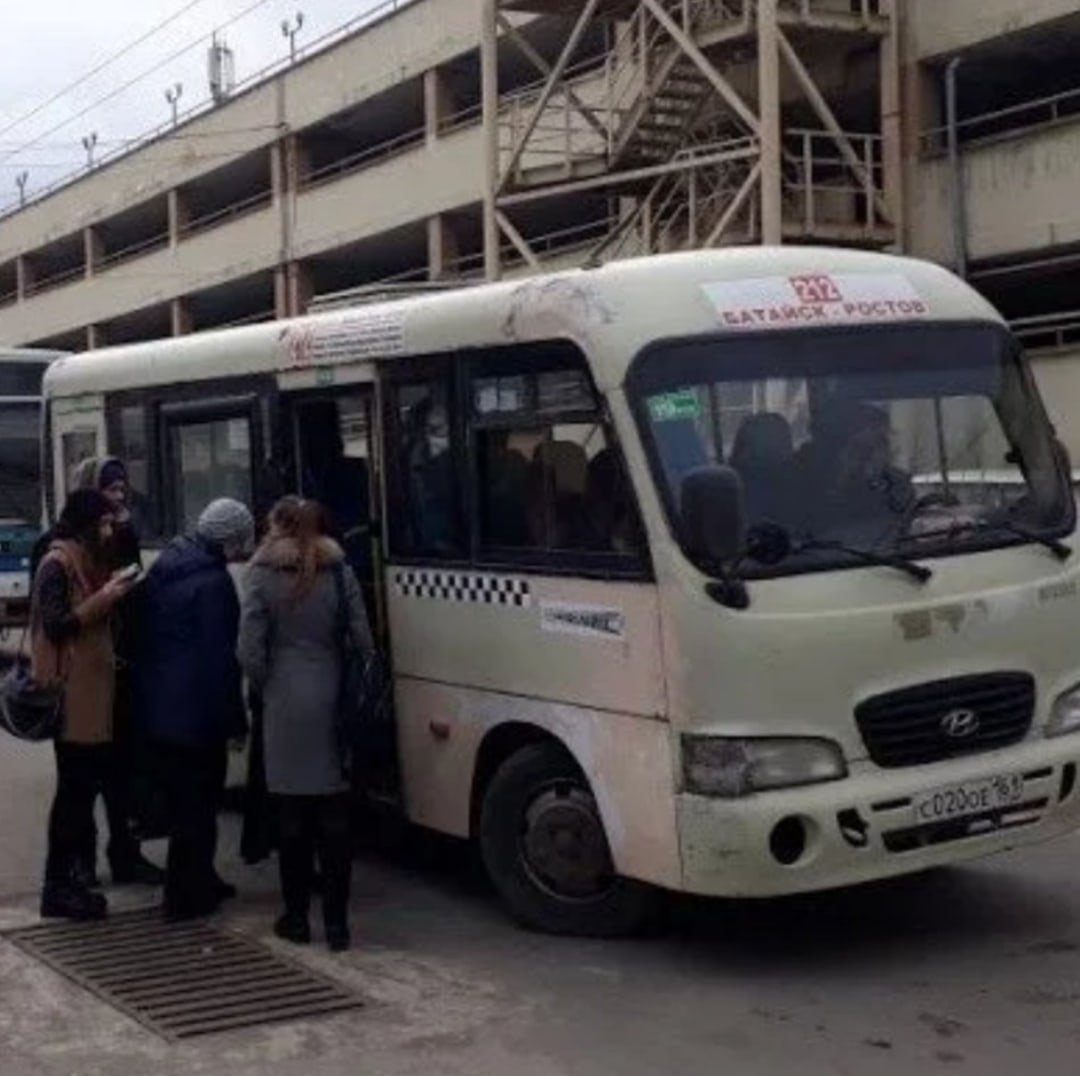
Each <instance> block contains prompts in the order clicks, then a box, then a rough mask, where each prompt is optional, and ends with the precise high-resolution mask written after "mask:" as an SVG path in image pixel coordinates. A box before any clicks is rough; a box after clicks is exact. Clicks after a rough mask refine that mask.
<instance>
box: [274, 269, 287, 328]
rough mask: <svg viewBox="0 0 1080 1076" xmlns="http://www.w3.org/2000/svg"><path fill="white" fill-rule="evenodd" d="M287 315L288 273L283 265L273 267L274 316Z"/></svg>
mask: <svg viewBox="0 0 1080 1076" xmlns="http://www.w3.org/2000/svg"><path fill="white" fill-rule="evenodd" d="M288 316H289V273H288V270H287V269H286V267H285V266H284V265H279V266H277V267H276V268H275V269H274V317H275V318H278V319H280V318H287V317H288Z"/></svg>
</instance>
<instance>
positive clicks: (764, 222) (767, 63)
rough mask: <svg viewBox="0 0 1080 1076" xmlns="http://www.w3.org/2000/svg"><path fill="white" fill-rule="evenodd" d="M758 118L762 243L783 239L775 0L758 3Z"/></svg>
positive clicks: (778, 71) (778, 48)
mask: <svg viewBox="0 0 1080 1076" xmlns="http://www.w3.org/2000/svg"><path fill="white" fill-rule="evenodd" d="M757 19H758V25H757V39H758V116H759V121H760V124H761V129H760V139H761V241H762V242H763V243H770V244H778V243H781V242H783V238H784V205H783V187H782V175H781V154H780V148H781V146H780V136H781V131H780V46H779V40H778V37H777V20H776V0H758V15H757Z"/></svg>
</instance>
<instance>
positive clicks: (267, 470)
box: [105, 373, 282, 549]
mask: <svg viewBox="0 0 1080 1076" xmlns="http://www.w3.org/2000/svg"><path fill="white" fill-rule="evenodd" d="M241 400H242V401H245V403H246V405H247V406H248V408H249V414H250V423H251V467H252V486H251V490H252V502H253V503H252V504H251V505H249V506H248V507H249V508H250V509H251V511H252V513H253V514H254V515H255V518H256V519H260V518H262V517H263V516H265V514H266V512H267V511H268V510H269V507H270V503H269V502H270V501H271V500H272V498H273V491H272V490H271V489H270V485H271V482H272V480H273V475H272V473H271V472H272V471H273V470H274V469H275V466H276V465H278V464H280V461H281V459H282V444H281V423H280V421H279V414H278V411H279V406H280V404H279V397H278V386H277V379H276V377H275V375H274V374H273V373H268V374H244V375H240V376H238V377H228V378H222V377H217V378H207V379H206V380H198V381H187V382H182V383H175V382H174V383H169V384H163V385H148V386H143V387H141V388H136V389H123V390H120V391H118V392H110V393H107V394H106V396H105V433H106V440H105V443H106V446H107V447H106V449H105V451H106V452H108V453H109V454H110V455H117V456H118V457H119V458H123V455H122V453H121V452H120V451H119V448H120V442H121V438H122V412H123V411H124V410H125V409H127V408H131V407H141V408H142V409H143V424H144V425H143V438H144V443H145V445H146V450H147V456H148V459H147V468H146V473H147V481H148V484H149V486H150V488H149V489H147V490H145V491H142V492H144V493H145V495H146V497H147V512H146V518H145V519H144V520H143V521H142V522H143V524H144V530H143V531H141V532H140V534H139V540H140V542H141V544H142V545H143V546H144V547H146V548H150V549H159V548H161V547H163V546H164V545H166V544H167V543H168V541H169V540H170V539H171V538H172V537H174V536H175V535H176V534H177V533H178V531H177V530H176V529H175V528H176V520H177V517H178V512H177V494H176V491H175V490H174V489H173V488H172V486H173V485H174V482H173V479H174V477H175V476H174V474H173V473H172V471H171V470H170V459H169V455H170V452H171V449H170V446H169V443H168V442H169V432H168V428H167V425H168V424H167V422H166V419H165V416H166V412H168V411H173V412H175V409H176V408H187V409H189V411H191V412H195V411H198V410H199V409H206V408H210V409H213V408H215V407H216V406H218V405H220V404H222V403H226V404H230V403H231V404H233V405H234V406H235V404H236V402H237V401H241Z"/></svg>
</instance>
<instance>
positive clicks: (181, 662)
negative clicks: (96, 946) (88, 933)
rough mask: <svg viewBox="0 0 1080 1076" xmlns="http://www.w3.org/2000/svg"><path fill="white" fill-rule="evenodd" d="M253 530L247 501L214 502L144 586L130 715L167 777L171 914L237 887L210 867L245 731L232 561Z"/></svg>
mask: <svg viewBox="0 0 1080 1076" xmlns="http://www.w3.org/2000/svg"><path fill="white" fill-rule="evenodd" d="M254 537H255V524H254V521H253V520H252V517H251V513H250V512H249V511H248V509H247V508H246V507H245V506H244V505H242V504H240V503H239V502H238V501H234V500H228V499H222V500H217V501H214V502H213V503H212V504H211V505H209V507H207V508H206V510H205V511H204V512H203V513H202V515H201V516H200V517H199V520H198V523H197V524H196V526H195V531H194V533H193V534H192V535H189V536H184V537H181V538H177V539H175V540H174V541H172V542H171V543H170V544H169V545H168V546H167V547H166V548H165V550H164V551H163V552H162V554H161V556H160V557H159V558H158V559H157V560H156V561H155V562H154V565H153V567H152V568H151V569H150V571H149V573H148V574H147V578H146V582H145V583H144V584H143V586H142V587H141V588H140V590H141V594H140V621H139V643H138V649H137V652H136V660H135V684H136V694H135V698H136V714H137V718H138V721H139V724H140V727H141V729H142V730H143V731H144V733H145V735H146V736H147V738H148V740H150V741H151V742H152V744H153V745H154V751H155V753H156V754H157V756H158V759H159V765H160V770H161V773H162V775H163V778H164V780H165V788H164V792H165V797H166V800H167V812H168V817H169V856H168V864H167V866H166V878H165V912H166V915H167V916H168V917H169V918H171V919H191V918H195V917H198V916H202V915H207V914H209V913H210V912H212V911H214V910H215V909H216V908H217V906H218V904H220V902H221V901H222V899H224V898H225V897H227V896H231V895H232V894H233V893H234V892H235V890H233V888H232V887H231V886H229V885H227V884H226V883H225V882H223V881H222V880H221V879H220V878H219V877H218V875H217V873H216V871H215V870H214V853H215V849H216V846H217V813H218V808H219V806H220V803H221V798H222V794H223V792H224V786H225V774H226V768H227V750H228V743H229V740H231V739H234V738H236V737H238V736H242V735H244V733H245V732H246V729H247V721H246V718H245V715H244V706H243V696H242V683H241V675H240V665H239V663H238V662H237V659H236V637H237V631H238V629H239V623H240V604H239V600H238V598H237V595H236V588H235V586H234V585H233V581H232V576H231V575H230V574H229V569H228V566H229V563H230V562H234V561H238V560H242V559H243V558H244V557H245V556H246V555H247V554H248V553H249V552H250V550H251V548H252V546H253V544H254Z"/></svg>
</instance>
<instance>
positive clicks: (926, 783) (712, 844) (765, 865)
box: [676, 735, 1080, 897]
mask: <svg viewBox="0 0 1080 1076" xmlns="http://www.w3.org/2000/svg"><path fill="white" fill-rule="evenodd" d="M1016 775H1019V776H1022V777H1023V779H1024V781H1023V793H1022V795H1021V796H1020V798H1019V799H1018V801H1017V802H1016V803H1015V804H1012V805H1010V806H1008V807H1003V808H996V809H994V810H990V811H982V812H980V813H977V814H970V815H963V816H961V817H958V818H951V819H946V820H943V821H938V820H935V821H931V822H926V821H924V820H923V819H922V818H920V817H919V816H917V814H916V807H915V803H914V802H913V801H914V800H915V799H916V798H918V797H920V796H923V795H924V794H926V793H933V792H935V791H938V790H950V789H955V788H956V787H957V786H959V785H965V786H966V787H972V786H971V784H970V783H975V785H976V786H977V785H978V783H979V782H982V781H985V780H986V779H988V778H997V777H1005V778H1012V777H1014V776H1016ZM676 813H677V820H678V829H679V844H680V851H681V856H682V870H683V888H684V889H685V890H686V891H687V892H691V893H699V894H702V895H707V896H730V897H767V896H776V895H780V894H784V893H797V892H807V891H811V890H817V889H829V888H833V887H837V886H846V885H854V884H857V883H860V882H868V881H872V880H874V879H877V878H887V877H891V876H894V875H900V874H907V873H911V872H915V871H920V870H926V869H927V868H930V867H937V866H942V865H945V864H949V863H956V862H960V861H962V860H967V859H974V858H977V857H979V856H985V855H990V854H992V853H994V852H1002V851H1006V850H1008V849H1010V848H1016V847H1020V846H1022V845H1025V844H1031V843H1034V842H1037V841H1041V840H1046V839H1048V838H1051V837H1056V836H1059V835H1061V834H1063V833H1067V832H1069V831H1070V830H1072V829H1075V828H1077V827H1080V735H1074V736H1064V737H1061V738H1059V739H1051V740H1040V741H1032V742H1029V743H1024V744H1020V745H1017V746H1015V747H1012V748H1009V749H1008V750H1005V751H998V752H989V753H986V754H981V755H974V756H970V757H968V758H964V759H955V760H950V761H948V762H941V763H934V764H932V765H926V766H919V767H912V768H911V769H908V770H881V769H877V768H876V767H872V766H871V765H870V764H869V763H867V764H866V768H865V769H863V770H860V771H858V772H855V773H853V774H852V775H850V776H848V777H847V778H845V779H844V780H841V781H831V782H828V783H824V784H819V785H812V786H807V787H803V788H793V789H785V790H780V791H775V792H768V793H758V794H756V795H752V796H748V797H746V798H744V799H737V800H729V799H711V798H707V797H704V796H697V795H690V794H686V793H683V794H680V795H678V796H677V797H676Z"/></svg>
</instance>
